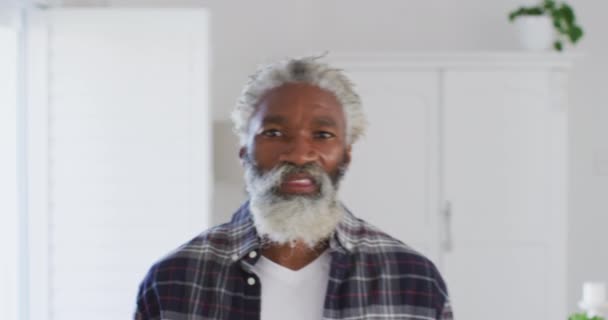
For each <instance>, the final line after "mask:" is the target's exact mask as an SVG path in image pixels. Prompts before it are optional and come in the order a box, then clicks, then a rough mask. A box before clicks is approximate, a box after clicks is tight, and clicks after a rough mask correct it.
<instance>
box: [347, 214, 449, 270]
mask: <svg viewBox="0 0 608 320" xmlns="http://www.w3.org/2000/svg"><path fill="white" fill-rule="evenodd" d="M354 219H356V223H355V224H354V226H355V227H354V228H353V229H352V230H351V231H350V235H351V238H350V239H349V240H350V242H351V243H352V245H351V246H352V248H353V249H352V250H353V252H354V253H355V254H359V255H360V256H361V257H363V258H365V257H367V258H368V259H374V257H375V259H378V261H379V262H381V263H382V265H384V266H386V265H391V266H389V267H388V268H387V269H388V270H393V269H394V268H392V267H393V266H394V265H399V267H400V269H401V271H405V270H404V269H403V268H404V267H405V268H407V270H408V271H410V272H413V273H420V274H422V273H423V274H426V275H429V276H432V277H440V275H439V271H438V269H437V267H436V266H435V264H434V263H433V261H431V259H429V258H428V257H427V256H426V255H424V254H423V253H421V252H420V251H418V250H417V249H414V248H412V247H411V246H409V245H408V244H406V243H404V242H403V241H401V240H399V239H397V238H395V237H393V236H391V235H389V234H388V233H386V232H384V231H382V230H381V229H380V228H378V227H376V226H374V225H373V224H371V223H369V222H367V221H365V220H363V219H360V218H354Z"/></svg>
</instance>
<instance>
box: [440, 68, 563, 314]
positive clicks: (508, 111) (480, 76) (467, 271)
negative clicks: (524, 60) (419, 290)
mask: <svg viewBox="0 0 608 320" xmlns="http://www.w3.org/2000/svg"><path fill="white" fill-rule="evenodd" d="M549 76H550V72H548V71H544V70H539V71H517V70H513V71H450V72H446V74H445V78H444V82H443V88H444V90H445V91H444V104H443V107H444V109H443V115H444V116H443V125H444V127H443V142H444V143H443V144H444V158H443V164H444V166H443V168H444V192H445V199H446V200H447V201H449V202H450V204H451V230H452V232H451V234H452V237H451V244H452V249H451V251H449V252H446V253H445V259H444V262H445V265H444V270H445V276H446V280H447V282H448V284H449V287H450V291H451V297H452V300H453V301H452V303H453V305H454V309H455V315H456V316H457V317H458V318H460V319H468V320H484V319H493V320H512V319H565V318H566V314H565V306H566V303H565V302H566V301H565V298H564V293H565V292H564V287H563V285H564V283H565V281H564V280H565V278H564V269H563V268H564V265H565V259H563V258H564V256H563V252H564V250H565V233H563V221H564V219H565V217H564V211H563V210H561V209H556V208H560V207H561V206H559V205H558V206H554V205H552V203H555V201H557V203H559V202H560V201H565V200H563V199H555V198H554V195H555V193H554V190H555V188H554V185H555V184H556V185H557V186H558V187H560V188H561V187H562V186H563V184H562V182H563V181H560V179H561V178H560V177H561V176H560V173H559V172H560V171H559V170H563V171H561V172H562V173H561V174H564V173H565V172H566V171H565V168H557V169H558V170H555V169H556V166H555V163H558V164H560V165H561V161H562V159H563V158H564V155H563V154H558V155H557V157H552V154H553V152H554V151H556V150H559V147H557V148H555V145H554V143H553V141H559V139H562V141H561V143H565V140H563V137H564V136H563V135H561V133H563V132H561V133H560V131H559V130H561V129H559V128H557V129H559V130H557V131H556V130H554V129H556V127H555V126H554V124H555V123H557V122H559V121H561V120H563V116H564V115H563V113H564V112H563V110H562V111H560V110H555V108H554V106H553V105H552V104H551V102H552V99H551V96H550V94H551V92H550V86H549V80H550V77H549ZM560 119H561V120H560ZM556 121H557V122H556ZM562 129H563V128H562ZM554 134H558V135H559V136H558V137H557V140H556V139H555V136H554ZM558 167H559V166H558ZM556 172H557V173H556ZM562 209H563V208H562Z"/></svg>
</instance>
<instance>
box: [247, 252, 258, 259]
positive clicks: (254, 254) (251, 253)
mask: <svg viewBox="0 0 608 320" xmlns="http://www.w3.org/2000/svg"><path fill="white" fill-rule="evenodd" d="M257 255H258V253H257V252H255V251H251V252H249V258H251V259H253V258H255V257H257Z"/></svg>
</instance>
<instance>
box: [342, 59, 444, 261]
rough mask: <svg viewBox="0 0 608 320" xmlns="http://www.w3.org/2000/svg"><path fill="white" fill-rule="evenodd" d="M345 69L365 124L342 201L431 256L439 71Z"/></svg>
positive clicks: (435, 241) (434, 254)
mask: <svg viewBox="0 0 608 320" xmlns="http://www.w3.org/2000/svg"><path fill="white" fill-rule="evenodd" d="M346 70H347V71H348V74H349V76H350V77H352V80H353V81H354V83H355V85H356V88H355V89H356V90H357V92H358V93H359V95H360V96H361V98H362V100H363V107H364V110H365V113H366V114H367V117H368V119H369V122H370V123H369V127H368V132H367V134H366V136H365V137H363V139H362V140H361V141H359V142H358V143H356V144H355V145H354V146H353V157H352V163H351V166H350V168H349V170H348V172H347V173H346V178H345V181H344V184H343V186H342V189H341V196H342V199H343V200H344V203H345V204H346V206H347V207H348V208H349V209H351V211H352V212H353V213H354V214H355V215H356V216H358V217H361V218H363V219H365V220H367V221H368V222H371V223H372V224H374V225H376V226H378V227H379V228H380V229H382V230H383V231H385V232H387V233H389V234H390V235H392V236H394V237H396V238H397V239H399V240H401V241H403V242H405V243H406V244H408V245H410V246H411V247H413V248H414V249H416V250H419V251H421V252H422V253H424V254H425V255H426V256H428V257H429V258H431V259H432V260H434V261H435V262H437V261H438V258H439V232H438V227H437V226H438V224H437V218H438V217H437V212H438V208H437V192H435V190H436V189H437V177H438V175H437V171H438V169H437V168H438V165H437V163H438V162H437V152H436V151H437V149H436V147H437V145H438V130H437V123H438V121H437V119H438V114H437V112H438V106H439V73H437V72H433V71H409V72H403V71H399V72H387V71H377V70H365V69H363V68H346Z"/></svg>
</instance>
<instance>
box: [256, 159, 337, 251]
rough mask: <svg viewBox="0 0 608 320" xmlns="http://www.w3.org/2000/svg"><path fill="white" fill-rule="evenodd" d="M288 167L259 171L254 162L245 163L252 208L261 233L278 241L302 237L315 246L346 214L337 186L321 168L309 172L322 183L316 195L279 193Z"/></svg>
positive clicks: (301, 239) (293, 240)
mask: <svg viewBox="0 0 608 320" xmlns="http://www.w3.org/2000/svg"><path fill="white" fill-rule="evenodd" d="M286 171H289V169H288V168H286V167H284V166H281V167H279V168H277V169H273V170H271V171H269V172H267V173H265V174H263V175H261V176H260V175H259V174H257V172H256V169H255V168H254V167H253V165H252V164H251V163H248V164H246V166H245V180H246V182H247V191H248V192H249V195H250V198H251V199H250V204H249V209H250V211H251V213H252V216H253V221H254V224H255V227H256V229H257V231H258V234H259V235H260V236H261V237H263V238H264V239H265V240H268V241H270V242H271V243H277V244H290V245H292V246H293V245H295V243H296V241H301V242H303V243H304V244H306V245H307V246H308V247H309V248H311V249H313V248H315V247H316V246H317V245H318V244H319V243H321V242H322V241H324V240H327V238H329V236H330V235H331V234H332V233H333V232H334V230H335V228H336V226H337V225H338V223H340V221H341V220H342V217H343V216H344V209H343V208H342V206H341V205H340V204H339V202H338V200H337V189H336V187H334V185H333V184H332V182H331V180H330V178H329V176H328V175H327V174H326V173H325V172H324V171H323V170H322V169H320V168H318V167H317V168H313V169H312V170H311V171H312V172H310V171H309V173H310V174H311V175H313V177H314V178H315V180H316V181H317V182H318V183H319V185H320V191H321V192H320V194H319V195H316V196H312V197H311V196H288V197H284V196H281V195H278V194H276V192H275V190H278V187H279V186H280V184H281V182H282V177H284V174H285V173H286Z"/></svg>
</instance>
